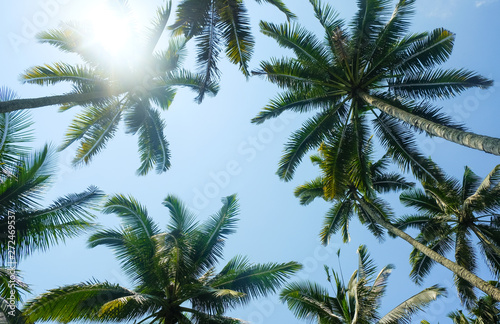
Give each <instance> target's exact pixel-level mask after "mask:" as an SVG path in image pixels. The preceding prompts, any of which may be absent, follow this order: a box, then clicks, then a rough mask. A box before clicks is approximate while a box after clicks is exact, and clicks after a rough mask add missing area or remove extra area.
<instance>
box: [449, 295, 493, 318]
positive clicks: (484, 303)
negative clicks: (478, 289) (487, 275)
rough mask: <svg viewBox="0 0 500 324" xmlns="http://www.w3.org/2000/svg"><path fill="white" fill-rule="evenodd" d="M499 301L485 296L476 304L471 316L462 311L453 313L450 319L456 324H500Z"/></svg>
mask: <svg viewBox="0 0 500 324" xmlns="http://www.w3.org/2000/svg"><path fill="white" fill-rule="evenodd" d="M498 306H499V305H498V301H496V300H494V299H493V298H491V297H490V296H483V297H481V298H479V299H478V300H477V301H475V302H474V306H473V307H472V309H471V311H470V316H466V315H465V314H464V313H463V312H462V311H461V310H458V311H455V312H451V313H450V314H448V317H449V318H451V319H452V320H453V323H454V324H498V323H500V309H499V307H498Z"/></svg>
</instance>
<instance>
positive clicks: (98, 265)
mask: <svg viewBox="0 0 500 324" xmlns="http://www.w3.org/2000/svg"><path fill="white" fill-rule="evenodd" d="M325 1H326V0H325ZM97 2H98V1H97V0H93V1H76V0H74V1H69V0H41V1H32V0H26V1H22V2H10V3H9V4H6V3H4V4H3V10H1V12H0V27H1V30H2V37H1V38H0V48H1V49H2V58H3V62H4V64H3V65H2V68H1V73H0V84H1V85H7V86H9V87H11V88H12V89H14V90H15V91H16V92H17V93H18V94H19V96H20V97H23V98H28V97H38V96H46V95H52V94H59V93H62V92H64V91H65V90H66V89H67V88H66V87H65V86H58V87H47V88H42V87H39V86H31V85H22V84H21V83H20V82H19V79H18V76H19V74H20V73H21V72H22V71H23V70H24V69H26V68H28V67H30V66H33V65H38V64H43V63H50V62H55V61H69V62H75V61H76V58H75V57H73V56H70V55H67V54H63V53H61V52H59V51H57V50H55V49H54V48H51V47H50V46H48V45H43V44H38V43H37V42H36V41H35V39H34V38H33V34H34V32H35V31H38V30H45V29H48V28H53V27H56V26H57V25H58V23H59V22H60V21H67V20H68V19H75V17H78V16H81V15H83V13H84V12H85V11H87V10H89V9H91V8H94V6H95V5H96V3H97ZM288 2H289V6H290V9H291V10H292V11H294V12H295V13H298V15H299V22H300V23H301V24H302V25H304V26H306V27H307V28H309V29H311V30H315V31H318V32H320V29H319V26H318V25H317V23H316V22H315V21H314V19H313V16H312V10H311V7H310V5H309V3H308V1H297V0H293V1H288ZM329 2H330V3H332V5H333V6H334V7H335V8H336V9H337V10H338V11H339V13H340V15H341V17H343V18H345V19H347V20H349V19H350V18H351V17H352V14H353V13H354V12H355V5H354V2H352V3H349V4H347V5H346V4H345V1H343V2H341V1H329ZM161 3H162V1H160V0H147V1H137V0H130V4H131V6H132V8H133V9H134V10H135V11H136V13H137V17H138V20H139V24H140V25H147V22H148V17H151V15H152V14H153V12H154V10H155V7H156V6H157V5H159V4H161ZM246 4H247V7H248V9H249V12H250V15H251V18H252V25H253V27H254V34H255V36H256V37H257V38H256V41H257V45H256V49H255V55H254V57H253V59H252V62H251V68H253V69H255V68H257V67H258V64H259V62H260V60H263V59H267V58H269V57H271V56H275V57H281V56H282V55H286V54H287V53H286V52H284V51H283V50H282V49H280V48H279V47H278V46H277V45H276V44H275V42H274V41H272V40H271V39H268V38H266V37H264V36H262V35H259V33H258V29H257V24H258V20H259V19H263V20H271V21H275V22H281V21H283V20H284V17H283V16H282V15H281V14H280V13H279V12H278V11H277V10H276V9H274V8H273V7H272V6H270V5H262V6H259V5H257V4H256V2H255V1H251V0H246ZM416 9H417V13H416V15H415V17H414V18H413V24H412V31H415V32H419V31H425V30H431V29H433V28H437V27H444V28H447V29H449V30H451V31H452V32H455V33H456V34H457V37H456V42H455V49H454V52H453V54H452V57H451V59H450V60H449V62H448V63H447V65H446V66H448V67H456V68H462V67H463V68H467V69H471V70H474V71H477V72H479V73H480V74H483V75H485V76H488V77H490V78H492V79H494V80H496V79H497V78H499V77H500V67H499V66H498V64H497V59H498V57H499V54H500V48H499V45H498V44H499V42H498V36H497V34H496V31H498V30H500V22H499V20H498V19H497V16H498V13H500V2H498V1H492V0H477V1H476V0H462V1H458V0H420V1H417V8H416ZM192 53H193V52H192V51H191V54H192ZM185 67H186V68H189V69H191V70H194V69H195V67H194V66H193V64H192V59H188V60H187V62H186V64H185ZM221 70H222V80H221V91H220V93H219V94H218V96H217V97H215V98H207V99H206V100H205V101H204V102H203V103H202V104H201V105H198V104H196V103H195V102H194V101H193V98H194V96H195V94H194V93H193V92H189V91H185V90H182V91H179V93H178V96H177V97H176V98H175V100H174V103H173V104H172V106H171V107H170V109H169V110H168V111H166V112H164V113H163V115H162V116H163V117H164V119H165V120H166V124H167V126H166V131H165V132H166V136H167V139H168V141H169V142H170V149H171V154H172V160H171V162H172V167H171V169H170V170H169V171H167V172H166V173H164V174H162V175H157V174H154V173H152V174H150V175H148V176H145V177H137V176H135V169H136V168H137V167H138V166H139V161H138V153H137V151H136V150H137V142H136V141H137V138H136V137H132V136H130V135H125V134H124V133H123V130H121V129H120V130H119V131H118V132H117V135H116V137H115V138H114V139H113V140H112V141H111V142H110V143H109V144H108V146H107V148H106V149H105V150H104V151H103V152H102V153H101V154H100V155H98V156H96V158H95V159H94V161H93V162H92V163H91V164H90V165H88V166H85V167H81V168H78V169H75V168H73V167H71V165H70V161H71V159H72V155H73V154H74V149H75V148H74V147H70V148H69V149H68V150H66V151H63V152H61V153H60V154H59V155H58V158H59V161H58V165H59V172H58V178H57V181H56V182H55V183H54V185H53V187H52V188H51V190H50V192H49V194H48V195H47V198H48V199H47V204H49V201H50V200H51V199H53V198H55V197H57V196H60V195H64V194H66V193H70V192H78V191H81V190H83V189H84V188H86V187H87V186H89V185H91V184H92V185H96V186H98V187H99V188H101V189H102V190H104V191H105V192H106V193H108V194H114V193H122V194H129V195H132V196H134V197H135V198H137V199H138V200H139V201H140V202H141V203H142V204H144V205H145V206H147V208H148V211H149V213H150V215H151V216H152V217H153V218H154V219H155V220H156V221H158V222H159V223H160V224H162V225H164V224H166V222H167V220H168V215H167V213H166V208H164V207H163V206H162V205H161V202H162V200H163V199H164V198H165V197H166V196H167V195H168V194H174V195H177V196H178V197H179V198H181V199H182V200H183V201H184V202H185V203H186V204H187V205H188V206H190V207H191V208H192V209H193V210H195V211H196V213H197V214H198V215H199V217H200V219H204V218H206V217H208V216H209V215H210V214H212V213H214V212H215V211H216V210H217V209H218V208H220V206H221V203H220V198H221V197H223V196H227V195H230V194H233V193H238V197H239V200H240V209H241V213H240V216H239V218H240V221H239V227H238V231H237V233H236V234H233V235H232V236H230V237H229V239H228V241H227V244H226V248H225V256H226V260H229V259H230V258H231V257H233V256H234V255H236V254H242V255H247V256H249V258H250V259H251V260H252V261H254V262H270V261H272V262H286V261H291V260H295V261H298V262H301V263H303V264H304V270H303V271H302V272H301V273H300V274H298V275H297V276H296V278H294V280H299V279H310V280H314V281H317V282H319V283H321V284H323V285H325V286H326V280H325V275H324V270H323V264H327V265H329V266H331V267H333V268H335V269H338V260H337V256H336V252H337V250H338V249H339V248H341V258H340V262H341V264H342V271H343V273H344V275H345V276H346V278H345V279H346V280H348V277H349V276H350V274H351V273H352V272H353V271H354V269H355V267H356V263H357V256H356V253H355V251H356V249H357V247H358V246H359V244H362V243H364V244H366V245H367V246H368V249H369V251H370V252H371V254H372V256H373V257H374V259H375V260H376V263H377V265H378V266H379V268H382V267H383V266H385V265H386V264H389V263H392V264H395V265H396V269H395V270H394V271H393V274H392V275H391V277H390V280H389V289H388V292H387V296H386V298H385V299H384V301H383V304H382V306H383V308H382V313H383V311H384V310H389V309H391V308H392V307H394V306H396V305H397V304H399V302H401V301H402V300H404V299H405V298H407V297H409V296H411V295H412V294H414V293H416V292H417V291H419V290H420V289H423V288H425V287H428V286H431V285H433V284H436V283H439V284H441V285H445V286H451V283H452V280H453V279H452V275H451V273H450V272H449V271H448V270H446V269H444V268H442V267H438V266H436V267H434V270H433V273H432V276H429V277H428V278H427V280H426V281H425V282H424V284H423V285H422V287H417V286H415V285H414V284H413V283H412V282H411V281H410V279H409V277H408V274H409V272H410V268H409V265H408V256H409V253H410V251H411V248H410V247H409V245H408V244H407V243H405V242H403V241H401V240H395V239H390V238H387V240H386V241H385V242H383V243H379V242H377V241H376V240H375V239H374V238H372V237H371V236H370V234H369V232H368V231H367V230H366V229H365V228H363V227H362V226H361V225H359V224H358V223H357V222H354V223H353V225H352V228H351V238H352V240H351V242H350V243H349V244H341V240H340V239H339V238H334V239H333V240H332V243H331V244H330V246H328V247H321V246H320V243H319V240H318V233H319V230H320V227H321V224H322V221H323V215H324V213H325V212H326V210H327V208H328V204H326V203H324V202H321V201H317V202H314V203H312V204H311V205H309V206H306V207H304V206H300V205H299V203H298V200H297V199H296V198H295V197H294V196H293V189H294V188H295V187H296V186H297V185H300V184H302V183H303V182H305V181H307V180H310V179H312V178H314V177H316V176H317V170H316V169H315V168H314V167H312V166H311V164H310V163H309V161H308V159H305V160H304V162H303V163H302V165H301V166H300V168H299V169H298V171H297V173H296V175H295V177H294V179H293V180H292V181H290V182H287V183H285V182H282V181H280V180H279V179H278V177H277V176H276V175H275V171H276V169H277V162H278V160H279V158H280V155H281V151H282V147H283V144H284V143H285V142H286V140H287V137H288V135H289V134H290V133H291V132H292V131H293V130H295V129H297V128H299V127H300V125H301V123H302V122H303V121H304V120H305V119H306V116H299V115H295V114H286V115H283V116H282V117H281V118H280V119H277V120H276V121H272V122H267V123H264V124H263V125H259V126H256V125H253V124H250V119H251V118H252V117H254V116H255V115H256V114H257V113H258V111H259V110H260V109H261V108H262V107H263V106H265V105H266V103H267V102H268V101H269V99H270V98H272V97H274V95H275V94H276V93H277V91H278V89H277V88H276V87H274V86H273V85H271V84H269V83H267V82H266V81H265V80H263V79H259V78H255V77H254V78H250V79H249V80H245V78H244V77H243V76H242V75H241V74H240V73H239V72H238V71H237V68H236V67H235V66H231V65H229V64H228V63H227V62H226V61H225V60H223V61H222V62H221ZM499 99H500V84H495V86H493V87H492V88H491V89H489V90H482V91H476V90H471V91H468V92H466V93H464V94H463V95H461V96H460V97H457V98H455V99H453V100H447V101H443V102H438V103H437V104H438V105H440V106H442V107H443V110H444V111H446V112H448V113H449V114H450V115H451V116H453V117H454V118H455V119H456V120H459V121H462V122H464V123H465V124H466V125H467V126H468V127H469V128H470V130H472V131H475V132H478V133H482V134H485V135H491V136H496V137H500V132H499V130H498V126H497V125H498V120H499V113H498V111H497V110H498V101H499ZM77 112H78V108H74V109H72V110H71V111H68V112H65V113H57V108H56V107H50V108H40V109H36V110H34V111H33V116H34V120H35V128H36V136H37V141H36V143H35V147H41V146H42V145H43V143H46V142H51V143H53V144H54V145H58V144H60V143H61V142H62V138H63V135H64V132H65V129H66V127H67V126H68V125H69V122H70V120H71V118H72V116H73V115H75V114H76V113H77ZM419 140H420V144H421V148H422V150H423V151H424V152H425V153H426V154H428V155H431V156H432V158H433V159H434V160H435V161H436V162H438V163H439V164H440V165H441V166H442V167H443V168H444V169H445V170H446V171H447V172H448V173H449V174H451V175H454V176H456V177H459V178H460V177H461V175H462V173H463V168H464V166H465V165H468V166H470V167H471V168H472V170H473V171H475V172H476V173H477V174H478V175H480V176H481V177H484V176H485V175H486V174H487V173H488V172H489V171H490V170H491V169H492V168H493V167H494V166H495V165H496V164H499V163H500V160H499V158H498V157H495V156H492V155H488V154H486V153H481V152H476V151H474V150H472V149H467V148H464V147H460V146H458V145H455V144H451V143H447V142H445V141H444V140H439V139H430V138H425V137H420V138H419ZM387 201H389V203H390V204H391V206H393V208H394V209H395V210H396V212H397V214H398V215H401V214H403V213H409V212H411V211H410V210H405V209H404V208H402V207H401V206H400V204H399V202H398V199H397V195H392V196H389V197H387ZM99 223H101V224H103V225H104V226H115V225H117V224H118V223H117V219H116V217H115V216H113V215H99ZM85 241H86V237H85V236H82V237H80V238H77V239H72V240H69V241H68V242H67V243H66V244H65V245H60V246H57V247H54V248H53V249H51V250H50V251H48V252H44V253H37V254H36V255H33V256H31V257H29V258H27V259H25V260H23V261H22V262H21V264H20V268H21V269H22V271H23V273H24V279H25V281H26V282H27V283H29V284H31V285H32V288H33V291H34V293H35V294H38V293H42V292H43V291H45V290H47V289H50V288H55V287H57V286H61V285H65V284H72V283H77V282H81V281H86V280H89V279H91V278H96V279H99V280H108V281H110V282H114V283H119V284H122V285H125V286H129V285H128V283H127V279H126V278H125V277H124V275H123V274H122V273H121V271H120V267H119V265H118V263H117V262H116V261H115V260H114V258H113V255H112V253H111V251H110V250H109V249H105V248H96V249H87V248H86V247H85ZM480 274H481V276H482V277H483V278H490V277H489V276H490V274H489V273H488V271H487V269H484V268H483V269H481V272H480ZM448 295H449V296H448V298H447V299H441V300H439V301H437V302H436V303H435V304H433V305H432V306H431V307H430V308H429V309H428V311H427V312H426V313H425V314H419V316H416V317H415V318H414V322H415V323H417V322H419V320H420V319H421V318H422V319H427V320H428V321H429V322H431V323H437V322H438V321H439V322H440V323H447V322H449V321H448V320H447V319H445V318H446V314H447V313H448V312H449V311H452V310H454V309H456V308H458V307H459V302H458V298H457V296H456V291H455V290H454V289H453V288H450V289H449V291H448ZM231 315H233V316H236V317H239V318H243V319H245V320H248V321H251V322H252V323H300V321H298V320H296V319H295V318H294V317H293V315H292V313H291V312H289V311H288V310H287V309H286V306H285V305H282V304H280V303H279V301H278V300H277V297H276V296H272V297H270V298H267V299H261V300H257V301H255V302H253V303H251V304H249V305H248V306H247V307H244V308H241V309H237V310H235V311H233V312H232V313H231ZM417 320H418V321H417Z"/></svg>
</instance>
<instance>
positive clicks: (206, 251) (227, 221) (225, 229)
mask: <svg viewBox="0 0 500 324" xmlns="http://www.w3.org/2000/svg"><path fill="white" fill-rule="evenodd" d="M222 203H223V206H222V208H221V209H220V210H219V211H218V212H217V213H216V214H215V215H213V216H211V217H210V218H209V219H208V220H207V221H206V222H205V223H204V224H203V225H202V228H201V230H200V235H199V237H198V239H197V241H196V242H195V243H194V246H195V250H194V251H193V252H194V253H195V257H194V258H193V259H194V260H197V263H198V266H199V268H200V269H201V270H206V269H209V268H211V267H212V266H213V265H214V264H215V263H216V262H217V261H218V259H219V258H220V257H222V249H223V247H224V239H225V238H226V237H227V235H229V234H232V233H234V231H235V227H236V222H237V221H238V219H237V218H236V216H237V215H238V213H239V206H238V200H237V199H236V195H232V196H228V197H225V198H223V199H222Z"/></svg>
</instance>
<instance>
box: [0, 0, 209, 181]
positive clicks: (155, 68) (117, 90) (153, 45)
mask: <svg viewBox="0 0 500 324" xmlns="http://www.w3.org/2000/svg"><path fill="white" fill-rule="evenodd" d="M122 5H123V6H124V4H122ZM171 9H172V1H171V0H169V1H165V4H164V5H162V6H161V7H159V8H158V10H157V16H156V18H155V19H154V20H153V22H152V26H151V28H149V29H148V30H147V31H146V32H145V33H144V34H143V35H131V36H136V37H130V38H131V40H130V41H131V42H132V43H134V48H133V51H132V50H128V51H127V52H128V53H130V52H132V53H134V54H135V56H137V57H138V58H137V59H133V60H132V59H129V60H125V61H123V62H121V63H119V62H120V61H121V60H117V59H113V58H110V57H109V55H106V52H105V51H104V50H103V49H102V48H101V46H100V45H99V44H97V43H95V42H91V41H90V39H91V38H92V37H93V35H92V33H91V30H90V29H89V27H88V26H87V25H86V24H83V23H79V22H69V23H65V24H62V25H61V27H60V28H58V29H53V30H48V31H44V32H41V33H39V34H38V35H37V37H38V40H39V41H40V42H42V43H44V44H49V45H52V46H54V47H56V48H58V49H59V50H61V51H63V52H68V53H73V54H76V55H78V57H79V58H80V59H81V61H82V63H80V64H68V63H64V62H55V63H51V64H44V65H38V66H33V67H31V68H29V69H27V70H26V71H25V72H24V73H23V74H22V75H21V80H22V81H23V82H25V83H30V84H37V85H54V84H58V83H69V84H71V85H72V89H71V91H69V92H68V93H65V94H63V95H56V96H50V97H42V98H32V99H14V100H8V101H4V102H0V112H4V111H10V110H16V109H28V108H36V107H42V106H48V105H59V106H60V111H65V110H68V109H70V108H73V107H75V106H82V111H81V113H79V114H77V115H76V117H75V118H74V119H73V121H72V123H71V124H70V125H69V128H68V130H67V132H66V134H65V139H64V142H63V144H62V145H61V147H60V149H61V150H62V149H65V148H67V147H69V146H70V145H72V144H74V143H79V146H78V148H77V150H76V156H75V158H74V159H73V161H72V163H73V164H74V165H82V164H88V163H89V162H90V161H91V160H92V158H93V157H94V156H95V155H97V154H98V153H99V152H100V151H102V150H103V149H104V148H105V147H106V145H107V143H108V141H109V140H110V139H111V138H113V136H114V135H115V133H116V131H117V129H118V126H119V123H120V122H121V121H123V122H124V126H125V132H126V133H128V134H132V135H138V151H139V154H140V161H141V164H140V166H139V168H138V169H137V174H138V175H145V174H147V173H148V172H149V171H151V170H152V169H156V172H157V173H162V172H165V171H166V170H167V169H168V168H169V167H170V150H169V145H168V141H167V139H166V138H165V134H164V128H165V121H164V120H163V118H162V117H161V112H160V111H159V110H158V108H159V109H161V110H167V109H168V108H169V107H170V105H171V103H172V101H173V99H174V97H175V94H176V91H177V88H178V87H186V88H188V89H192V90H195V91H197V90H198V89H199V88H200V86H201V85H202V84H203V87H204V89H205V92H206V93H207V94H210V95H215V94H216V93H217V91H218V85H217V83H216V82H212V81H205V80H204V77H203V75H201V74H196V73H192V72H190V71H188V70H186V69H183V68H182V67H181V66H182V63H183V59H184V58H185V56H186V53H185V52H186V48H185V47H186V42H187V40H186V39H185V38H184V37H172V38H170V39H169V41H168V43H167V46H166V48H164V49H160V48H157V46H158V43H159V41H160V38H161V36H162V35H163V33H164V31H165V29H166V25H167V22H168V19H169V17H170V13H171Z"/></svg>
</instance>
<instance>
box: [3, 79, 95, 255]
mask: <svg viewBox="0 0 500 324" xmlns="http://www.w3.org/2000/svg"><path fill="white" fill-rule="evenodd" d="M0 96H1V97H0V100H10V99H12V98H14V97H15V95H14V93H13V92H11V91H10V90H8V89H6V88H2V89H0ZM0 123H1V124H2V127H0V140H1V142H0V145H1V146H0V170H1V172H0V215H1V216H0V233H2V235H0V260H1V261H2V264H5V263H10V262H11V261H12V260H13V259H15V260H18V259H19V258H21V257H25V256H27V255H29V254H31V253H32V252H33V251H35V250H45V249H47V248H48V247H49V246H51V245H53V244H56V243H58V242H60V241H63V240H64V239H65V238H67V237H72V236H75V235H77V234H79V233H82V232H84V231H86V230H88V229H89V228H90V226H91V225H92V223H91V222H92V220H93V219H94V217H93V215H92V214H91V213H90V210H92V209H93V208H95V207H96V203H97V201H98V200H99V199H100V198H101V197H102V192H101V191H100V190H98V189H97V188H96V187H89V188H88V189H87V190H85V191H83V192H81V193H77V194H69V195H66V196H65V197H60V198H58V199H56V200H55V201H54V202H53V203H52V204H51V205H50V206H48V207H43V206H42V205H41V203H40V202H41V200H42V197H43V194H44V192H45V191H46V190H47V188H48V186H49V185H50V183H51V182H52V180H53V178H54V177H55V170H54V168H53V156H52V153H53V152H52V151H53V150H51V148H50V147H49V146H45V147H44V148H43V149H42V150H40V151H37V152H30V150H29V148H28V147H26V146H24V145H23V144H24V143H26V142H29V141H30V133H31V130H30V126H31V119H30V116H29V115H28V114H27V113H26V112H23V111H16V112H11V113H3V114H0ZM9 233H15V235H11V236H10V237H9ZM9 241H12V242H14V243H15V244H14V246H12V244H10V243H9ZM9 260H10V261H9Z"/></svg>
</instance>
